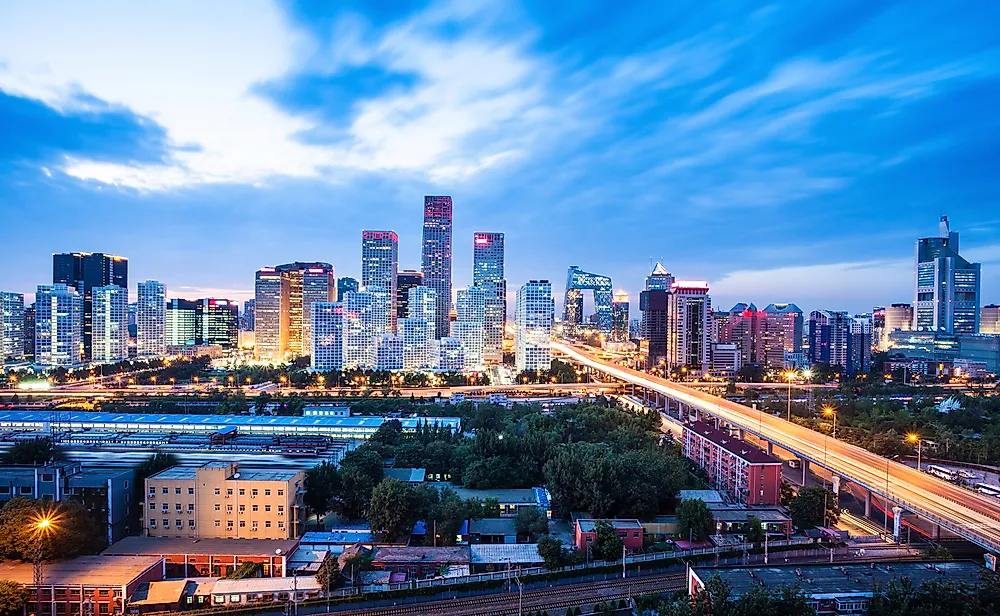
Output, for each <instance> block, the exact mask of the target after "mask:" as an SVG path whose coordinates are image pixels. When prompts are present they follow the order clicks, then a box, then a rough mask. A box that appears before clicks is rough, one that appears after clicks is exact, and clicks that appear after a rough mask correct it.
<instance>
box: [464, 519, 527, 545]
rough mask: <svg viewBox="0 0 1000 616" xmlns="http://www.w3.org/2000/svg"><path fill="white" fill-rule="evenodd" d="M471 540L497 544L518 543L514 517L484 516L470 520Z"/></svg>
mask: <svg viewBox="0 0 1000 616" xmlns="http://www.w3.org/2000/svg"><path fill="white" fill-rule="evenodd" d="M469 542H470V543H483V544H496V543H517V523H516V522H515V521H514V518H483V519H481V520H470V521H469Z"/></svg>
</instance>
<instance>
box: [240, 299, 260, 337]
mask: <svg viewBox="0 0 1000 616" xmlns="http://www.w3.org/2000/svg"><path fill="white" fill-rule="evenodd" d="M256 303H257V302H256V300H252V299H248V300H246V301H245V302H243V314H241V315H240V329H241V330H243V331H245V332H252V331H253V330H254V316H255V314H254V313H255V312H256Z"/></svg>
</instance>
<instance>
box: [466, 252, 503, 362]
mask: <svg viewBox="0 0 1000 616" xmlns="http://www.w3.org/2000/svg"><path fill="white" fill-rule="evenodd" d="M472 284H473V286H476V287H479V288H480V289H483V291H484V292H485V293H486V306H485V312H486V319H485V321H484V325H483V328H484V331H485V334H484V335H485V339H484V342H483V357H484V359H485V361H487V362H490V363H500V362H502V361H503V329H504V324H505V323H506V322H507V279H506V278H505V277H504V235H503V233H487V232H477V233H475V234H474V235H473V239H472Z"/></svg>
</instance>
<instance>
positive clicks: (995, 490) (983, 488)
mask: <svg viewBox="0 0 1000 616" xmlns="http://www.w3.org/2000/svg"><path fill="white" fill-rule="evenodd" d="M972 489H974V490H975V491H976V492H979V493H980V494H985V495H987V496H992V497H994V498H1000V486H991V485H990V484H988V483H977V484H976V485H974V486H972Z"/></svg>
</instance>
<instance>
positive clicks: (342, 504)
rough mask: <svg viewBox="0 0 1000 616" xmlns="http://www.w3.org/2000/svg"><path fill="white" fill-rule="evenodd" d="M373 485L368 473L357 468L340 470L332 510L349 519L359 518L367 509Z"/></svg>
mask: <svg viewBox="0 0 1000 616" xmlns="http://www.w3.org/2000/svg"><path fill="white" fill-rule="evenodd" d="M375 485H376V484H375V482H374V481H372V479H371V477H370V476H369V475H366V474H365V473H363V472H362V471H360V470H358V469H357V468H353V467H351V468H347V469H344V470H342V471H341V473H340V487H339V488H338V490H337V494H336V496H335V497H334V501H333V510H334V511H336V512H337V513H339V514H340V515H342V516H343V517H345V518H347V519H349V520H357V519H360V518H361V517H363V516H364V514H365V511H366V510H367V509H368V503H369V502H370V501H371V496H372V490H373V489H374V488H375Z"/></svg>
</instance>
